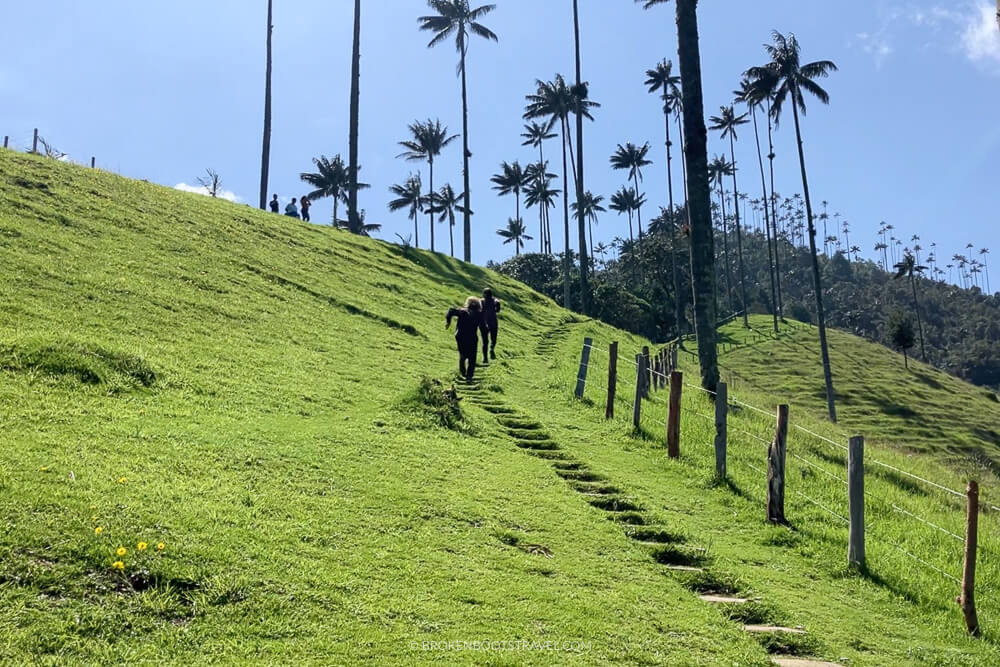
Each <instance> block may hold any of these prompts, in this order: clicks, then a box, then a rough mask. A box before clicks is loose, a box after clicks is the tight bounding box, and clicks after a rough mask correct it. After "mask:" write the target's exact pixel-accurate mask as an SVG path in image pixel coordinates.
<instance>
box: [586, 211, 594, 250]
mask: <svg viewBox="0 0 1000 667" xmlns="http://www.w3.org/2000/svg"><path fill="white" fill-rule="evenodd" d="M587 229H588V231H589V232H590V258H591V260H593V259H594V222H593V220H591V219H590V216H587Z"/></svg>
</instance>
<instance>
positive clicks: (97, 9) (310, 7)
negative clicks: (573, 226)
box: [0, 0, 1000, 282]
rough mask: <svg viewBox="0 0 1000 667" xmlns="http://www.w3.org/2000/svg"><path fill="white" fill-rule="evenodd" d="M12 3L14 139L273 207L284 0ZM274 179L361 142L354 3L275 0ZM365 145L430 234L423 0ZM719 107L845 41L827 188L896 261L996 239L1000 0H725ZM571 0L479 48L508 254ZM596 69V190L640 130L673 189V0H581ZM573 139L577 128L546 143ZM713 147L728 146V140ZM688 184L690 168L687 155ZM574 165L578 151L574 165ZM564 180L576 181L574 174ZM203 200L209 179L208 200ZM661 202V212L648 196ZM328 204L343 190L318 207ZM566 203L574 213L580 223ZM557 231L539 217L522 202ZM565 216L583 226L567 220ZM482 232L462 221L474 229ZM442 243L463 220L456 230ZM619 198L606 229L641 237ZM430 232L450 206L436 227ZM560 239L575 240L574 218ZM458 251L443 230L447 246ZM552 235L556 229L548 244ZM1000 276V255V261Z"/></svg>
mask: <svg viewBox="0 0 1000 667" xmlns="http://www.w3.org/2000/svg"><path fill="white" fill-rule="evenodd" d="M9 4H10V5H11V6H10V7H6V8H5V10H4V15H5V16H4V23H5V30H4V46H3V48H2V57H0V98H2V99H3V105H2V110H0V134H5V135H6V134H9V135H11V140H12V142H13V143H14V145H16V146H19V147H24V146H26V145H28V144H29V142H30V137H31V131H32V128H33V127H39V128H40V129H41V133H42V134H43V136H45V137H46V138H47V139H49V140H50V141H51V142H52V143H53V144H54V145H55V146H56V147H58V148H59V149H61V150H63V151H66V152H68V153H69V154H70V156H71V157H72V159H75V160H77V161H79V162H85V161H86V162H89V159H90V156H91V155H95V156H96V157H97V161H98V164H99V166H102V167H104V168H106V169H109V170H112V171H118V172H120V173H122V174H123V175H126V176H130V177H135V178H145V179H148V180H150V181H153V182H156V183H161V184H164V185H168V186H175V185H180V184H194V183H195V179H196V178H197V176H198V175H200V174H202V173H203V171H204V169H205V168H206V167H212V168H214V169H215V170H217V171H218V172H219V173H220V174H221V175H222V177H223V181H224V187H225V189H227V190H228V191H230V193H232V196H233V197H235V198H237V201H240V202H243V203H250V204H255V203H256V194H255V193H256V192H257V188H258V179H259V160H260V133H261V125H262V115H263V111H262V107H263V99H262V98H263V94H262V90H263V76H264V26H265V7H266V3H265V2H264V0H254V1H252V2H251V1H250V0H212V1H210V2H204V1H203V0H202V1H195V0H173V1H172V2H169V3H153V2H135V1H134V0H128V1H126V0H102V1H101V2H99V3H81V2H78V1H76V0H34V1H33V2H30V3H9ZM274 4H275V5H276V6H275V20H274V25H275V30H274V130H273V144H272V146H273V148H272V164H271V175H272V178H271V185H270V189H271V191H272V192H276V193H278V194H279V195H280V196H281V198H282V199H283V200H284V199H286V198H289V197H292V196H300V195H301V194H302V193H304V192H305V191H306V188H305V187H304V184H302V183H301V182H300V181H299V180H298V174H299V173H300V172H302V171H305V170H308V169H310V168H311V166H312V165H311V161H310V160H311V158H312V157H313V156H317V155H320V154H326V155H331V156H332V155H334V154H336V153H342V154H343V155H344V157H345V159H346V156H347V128H348V92H349V86H350V54H351V21H352V8H353V3H352V2H350V1H349V0H337V1H336V2H331V1H330V0H274ZM362 4H363V9H362V14H363V16H362V64H361V68H362V70H361V71H362V82H361V141H360V154H361V164H362V168H363V171H362V175H363V180H365V181H367V182H369V183H371V185H372V188H371V189H370V190H367V191H364V192H362V195H361V206H362V207H363V208H365V209H366V210H367V218H368V221H370V222H381V223H382V224H383V229H382V232H381V233H380V234H379V235H378V236H380V237H382V238H386V239H390V240H395V234H396V233H400V234H403V235H406V234H408V233H412V224H411V223H410V222H409V221H408V220H407V219H406V216H405V213H402V212H400V213H390V212H389V211H388V210H387V209H386V202H387V201H388V199H389V194H388V187H389V185H391V184H392V183H398V182H402V181H403V180H404V179H405V178H406V177H407V175H408V174H409V173H410V172H411V171H417V170H418V169H420V170H421V171H422V172H423V176H424V179H425V183H426V176H427V174H426V167H425V166H424V165H421V164H418V163H406V162H404V161H402V160H399V159H396V158H395V156H396V155H397V154H398V153H399V152H400V148H399V147H398V145H397V142H398V141H400V140H402V139H404V138H406V135H407V129H406V128H407V124H408V123H410V122H412V121H414V120H415V119H425V118H428V117H433V118H440V119H441V121H442V122H443V123H445V124H447V125H448V126H449V127H450V128H451V130H452V131H453V132H459V131H460V130H461V104H460V97H459V81H458V78H457V77H456V75H455V73H456V70H455V64H456V52H455V49H454V46H453V45H451V44H444V45H441V46H438V47H437V48H435V49H433V50H428V49H427V48H426V43H427V41H428V36H427V34H425V33H420V32H418V31H417V22H416V17H417V16H419V15H421V14H425V13H427V12H426V9H427V8H426V4H425V3H424V2H423V1H422V0H379V1H377V2H374V1H372V0H364V2H363V3H362ZM701 4H702V8H701V10H700V17H701V18H700V20H701V38H702V41H701V46H702V66H703V70H704V90H705V104H706V114H714V113H716V112H717V110H718V108H719V106H720V105H722V104H728V103H730V101H731V91H732V90H733V89H734V87H735V86H736V85H737V83H738V81H739V76H740V73H741V72H742V71H743V70H744V69H745V68H746V67H748V66H750V65H755V64H761V63H762V62H763V61H764V59H765V58H764V53H763V49H762V47H761V45H762V44H763V43H764V42H766V41H769V34H770V31H771V30H772V29H778V30H781V31H783V32H795V33H796V35H797V36H798V38H799V40H800V42H801V43H802V46H803V50H804V54H803V55H804V58H805V59H807V60H817V59H831V60H834V61H835V62H836V63H837V64H838V65H839V67H840V71H839V72H838V73H835V74H834V75H833V76H832V77H831V78H830V79H828V80H827V81H826V82H825V83H824V85H825V86H826V88H827V90H828V91H829V93H830V95H831V98H832V99H831V104H830V106H829V107H823V106H821V105H819V104H818V103H816V102H814V103H813V104H811V105H810V107H809V113H808V116H807V117H806V118H805V121H804V128H803V131H804V138H805V142H806V158H807V163H808V167H809V171H810V181H811V183H810V185H811V189H812V190H813V196H814V198H815V200H816V201H817V202H818V201H821V200H824V199H825V200H828V201H829V202H830V209H829V210H830V213H831V214H832V213H834V212H840V213H841V214H842V215H843V218H844V219H847V220H849V221H850V223H851V226H852V232H851V239H852V244H853V243H857V244H858V245H860V246H862V248H863V250H864V252H865V253H866V254H867V255H874V253H873V251H872V245H873V244H874V243H875V240H876V239H875V235H876V231H877V228H878V225H879V222H880V221H882V220H885V221H887V222H889V223H891V224H893V225H895V227H896V229H897V230H898V232H899V234H900V235H905V237H906V239H907V240H908V239H909V237H910V235H912V234H918V235H920V237H921V239H922V240H921V243H922V244H923V245H924V246H925V247H927V246H928V245H929V244H930V242H931V241H936V242H937V244H938V247H939V250H938V252H939V257H944V256H945V255H950V254H951V253H954V252H965V245H966V243H970V242H971V243H973V244H974V245H975V247H976V249H977V250H978V248H981V247H984V246H985V247H990V248H996V254H997V255H1000V225H998V224H997V222H998V220H997V189H996V183H997V179H998V177H997V173H996V163H997V157H998V155H1000V123H998V122H997V118H998V116H997V109H1000V33H998V32H997V30H996V24H995V23H994V20H993V12H994V10H993V9H992V6H993V3H992V0H940V1H938V2H935V1H933V0H928V1H925V0H844V1H843V2H837V3H831V2H815V1H808V2H803V1H802V0H768V2H734V1H728V2H720V1H718V0H714V1H712V0H707V1H705V2H702V3H701ZM571 6H572V3H571V2H570V0H497V8H496V10H495V11H494V13H493V14H491V15H489V16H488V17H487V18H486V19H485V20H484V23H486V25H488V26H489V27H490V28H491V29H493V30H494V31H495V32H496V33H497V34H498V35H499V37H500V41H499V43H488V42H485V41H482V40H476V41H475V42H473V44H472V46H471V50H470V55H469V96H470V124H471V126H470V140H471V150H472V152H473V154H474V156H473V159H472V171H471V174H472V196H473V200H472V202H473V210H474V211H475V212H476V215H475V216H474V217H473V260H474V261H476V262H479V263H484V262H485V261H486V260H487V259H502V258H505V257H507V256H509V255H511V254H512V253H513V247H512V246H510V245H508V246H503V245H501V239H500V238H499V237H498V236H497V235H496V233H495V230H496V229H497V228H498V227H501V226H503V225H504V224H505V222H506V220H507V218H508V217H512V216H513V215H514V202H513V199H512V198H498V197H497V196H496V194H495V193H494V192H493V191H492V190H491V189H490V183H489V177H490V175H492V174H493V173H495V172H496V170H497V167H498V165H499V163H500V161H501V160H515V159H517V160H520V161H521V162H522V163H526V162H528V161H530V160H531V159H532V158H533V157H535V156H536V153H534V152H533V151H532V150H530V149H528V148H523V147H521V145H520V141H521V140H520V137H519V135H520V132H521V128H522V124H523V120H522V119H521V114H522V112H523V105H524V95H525V94H526V93H529V92H531V91H532V90H533V88H534V81H535V79H536V78H545V79H548V78H551V77H552V76H553V75H554V74H555V73H556V72H561V73H564V74H566V75H567V77H571V76H572V72H573V34H572V23H571ZM580 11H581V21H582V25H581V32H582V39H583V68H584V78H585V79H587V80H589V81H590V83H591V88H590V90H591V97H592V98H593V99H594V100H596V101H598V102H600V103H601V104H602V107H601V108H600V109H599V110H597V111H596V113H595V118H596V120H595V122H594V123H590V124H588V126H587V128H586V140H585V158H586V178H587V187H588V189H591V190H593V191H594V192H597V193H601V194H604V195H605V196H608V195H610V194H611V193H612V192H614V191H615V190H616V189H618V188H619V187H620V186H621V185H622V184H623V183H624V175H623V174H622V173H615V172H613V171H612V170H611V169H610V168H609V166H608V156H609V155H610V154H611V153H612V152H613V150H614V148H615V146H616V144H618V143H619V142H622V143H624V142H626V141H632V142H637V143H643V142H646V141H648V142H649V143H650V144H651V146H652V149H651V151H650V156H651V157H652V159H653V160H654V164H653V165H652V166H651V167H649V168H647V169H646V170H645V171H644V176H645V181H644V184H643V185H644V189H645V191H646V192H647V196H648V198H649V201H650V202H651V203H652V204H654V205H656V206H658V205H662V204H665V200H666V187H665V181H666V173H665V167H664V162H665V160H664V155H663V152H664V149H663V141H664V137H663V117H662V114H661V112H660V103H659V101H658V100H657V99H655V98H654V97H653V96H651V95H650V94H648V93H647V92H646V90H645V87H644V85H643V80H644V78H645V76H644V72H645V70H646V69H647V68H649V67H651V66H653V65H654V64H655V63H656V62H657V61H659V60H660V59H662V58H664V57H668V58H672V59H674V60H676V37H675V33H674V26H673V5H665V6H661V7H659V8H656V9H654V10H650V11H643V10H642V9H641V6H639V5H636V4H634V3H633V2H631V0H581V2H580ZM791 129H792V124H791V119H790V118H789V119H788V123H787V124H783V125H782V129H781V131H779V132H778V134H777V138H776V145H777V153H778V160H777V162H776V165H777V167H778V173H777V179H778V181H777V190H778V191H779V192H780V193H782V194H791V193H792V192H794V191H799V190H800V181H799V180H798V165H797V162H796V161H795V152H794V143H793V141H792V139H793V132H792V131H791ZM546 150H547V157H548V156H551V157H552V158H553V164H554V165H555V163H556V160H555V159H556V158H557V157H558V153H557V151H558V142H557V141H554V140H553V141H552V142H550V143H549V144H547V146H546ZM709 150H710V153H717V152H722V151H723V150H728V144H723V143H722V142H721V140H720V139H719V138H718V137H717V136H713V137H712V139H711V142H710V149H709ZM737 161H738V162H739V163H740V164H741V167H742V168H743V170H744V172H743V174H744V181H743V183H742V184H741V186H740V187H741V189H744V190H747V191H749V192H750V193H751V195H754V196H759V193H758V192H757V188H756V187H754V183H755V182H756V181H755V180H751V177H752V175H753V172H752V171H750V169H751V168H752V167H754V166H755V161H756V157H755V153H754V152H753V135H752V130H749V129H748V130H746V131H745V132H744V133H743V134H742V135H741V142H740V143H739V144H738V146H737ZM461 162H462V161H461V147H460V142H458V141H456V142H455V143H454V144H453V145H452V147H450V148H449V149H446V152H445V153H444V154H443V155H442V156H441V157H440V158H439V160H438V161H437V163H436V169H435V185H436V186H437V185H440V184H442V183H444V182H451V183H453V184H455V185H456V186H457V187H456V189H460V186H461ZM674 164H675V167H676V168H677V173H676V174H675V178H676V179H678V180H677V181H675V182H679V178H680V173H679V163H678V162H676V161H675V163H674ZM554 171H558V169H554ZM560 187H561V186H560ZM192 196H194V195H192ZM651 210H652V207H650V211H644V216H643V217H644V219H648V217H649V215H648V213H649V212H651ZM313 211H314V212H313V219H314V221H319V222H323V221H328V220H329V217H330V204H329V202H320V203H318V204H317V205H316V206H315V207H314V209H313ZM557 212H561V208H559V209H555V210H554V213H553V222H555V221H556V220H557V219H558V218H557V216H556V213H557ZM522 215H523V217H524V219H525V221H526V222H527V223H529V228H530V229H531V232H532V233H533V235H535V236H537V232H536V231H535V229H534V226H531V225H530V223H531V221H533V220H535V221H536V224H537V219H536V218H535V214H534V212H533V211H529V212H527V213H523V214H522ZM559 227H561V225H559ZM456 232H460V228H457V229H456ZM436 233H437V235H438V239H439V243H440V240H441V239H445V238H446V235H447V227H446V226H445V225H438V226H437V232H436ZM627 233H628V232H627V223H626V222H625V220H624V219H623V218H619V217H618V216H617V215H615V214H613V213H610V212H609V213H607V214H604V215H603V216H602V218H601V220H600V223H599V225H598V227H597V228H596V230H595V235H596V237H595V240H596V241H605V242H607V241H609V240H611V239H613V238H614V237H616V236H620V235H627ZM420 235H421V242H422V245H424V244H426V240H427V236H428V232H427V222H426V218H424V220H423V221H422V223H421V234H420ZM555 244H556V246H557V247H561V245H562V239H561V235H559V236H556V238H555ZM441 247H445V249H446V246H441V245H439V249H440V248H441ZM530 247H535V243H532V244H530ZM995 275H996V276H998V277H997V282H1000V271H997V272H995Z"/></svg>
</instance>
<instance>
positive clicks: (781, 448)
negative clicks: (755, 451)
mask: <svg viewBox="0 0 1000 667" xmlns="http://www.w3.org/2000/svg"><path fill="white" fill-rule="evenodd" d="M787 438H788V406H787V405H779V406H778V425H777V427H776V428H775V432H774V441H773V442H772V443H771V446H770V447H768V448H767V520H768V521H770V522H771V523H787V522H786V521H785V443H786V440H787Z"/></svg>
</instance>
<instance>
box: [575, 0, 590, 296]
mask: <svg viewBox="0 0 1000 667" xmlns="http://www.w3.org/2000/svg"><path fill="white" fill-rule="evenodd" d="M573 36H574V38H575V41H576V86H577V91H578V92H580V91H581V90H582V86H583V82H582V81H581V78H580V12H579V10H578V8H577V0H573ZM580 111H583V110H582V109H581V110H580ZM576 154H577V158H578V159H577V168H576V218H577V231H578V234H579V237H580V310H581V311H582V312H583V313H589V312H590V284H589V278H588V272H589V270H590V267H589V266H588V261H587V258H588V255H587V224H586V221H585V220H584V216H585V215H586V211H584V210H583V114H582V113H578V114H576Z"/></svg>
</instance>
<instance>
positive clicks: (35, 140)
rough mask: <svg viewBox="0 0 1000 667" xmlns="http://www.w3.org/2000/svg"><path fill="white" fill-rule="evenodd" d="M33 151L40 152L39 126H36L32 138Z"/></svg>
mask: <svg viewBox="0 0 1000 667" xmlns="http://www.w3.org/2000/svg"><path fill="white" fill-rule="evenodd" d="M31 152H32V153H37V152H38V128H37V127H36V128H35V136H34V138H33V139H32V140H31Z"/></svg>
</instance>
